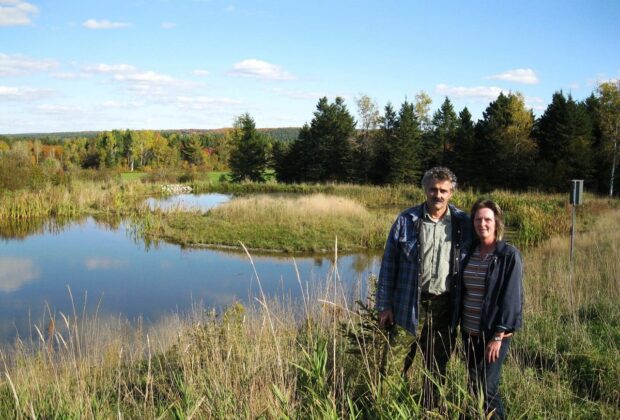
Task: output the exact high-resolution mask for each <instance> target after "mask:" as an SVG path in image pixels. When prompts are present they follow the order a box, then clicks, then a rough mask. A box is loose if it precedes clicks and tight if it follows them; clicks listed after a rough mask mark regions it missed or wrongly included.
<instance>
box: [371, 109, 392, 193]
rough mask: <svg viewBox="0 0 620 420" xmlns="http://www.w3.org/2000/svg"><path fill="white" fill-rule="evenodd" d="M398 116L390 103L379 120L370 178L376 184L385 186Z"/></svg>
mask: <svg viewBox="0 0 620 420" xmlns="http://www.w3.org/2000/svg"><path fill="white" fill-rule="evenodd" d="M397 119H398V116H397V115H396V111H394V107H393V106H392V104H391V103H388V104H387V105H386V106H385V109H384V115H383V117H381V119H380V124H379V133H378V138H377V142H376V146H375V153H374V159H373V169H372V174H371V178H372V181H373V182H374V183H376V184H386V183H387V182H388V178H389V174H390V164H391V161H392V150H391V146H392V144H393V143H394V142H395V140H394V138H395V135H396V122H397Z"/></svg>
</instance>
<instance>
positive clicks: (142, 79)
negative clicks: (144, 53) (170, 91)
mask: <svg viewBox="0 0 620 420" xmlns="http://www.w3.org/2000/svg"><path fill="white" fill-rule="evenodd" d="M114 79H116V80H119V81H130V82H138V83H146V84H164V85H167V84H172V83H175V79H174V78H172V77H170V76H167V75H165V74H159V73H155V72H154V71H145V72H140V73H130V74H117V75H115V76H114Z"/></svg>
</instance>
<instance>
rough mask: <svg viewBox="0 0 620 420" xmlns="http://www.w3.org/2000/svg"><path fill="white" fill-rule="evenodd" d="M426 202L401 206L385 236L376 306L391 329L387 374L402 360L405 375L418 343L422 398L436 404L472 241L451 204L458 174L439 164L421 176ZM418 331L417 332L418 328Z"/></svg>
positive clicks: (465, 217) (466, 222) (463, 217)
mask: <svg viewBox="0 0 620 420" xmlns="http://www.w3.org/2000/svg"><path fill="white" fill-rule="evenodd" d="M422 188H423V189H424V193H425V194H426V201H425V202H424V203H422V204H420V205H417V206H415V207H411V208H409V209H407V210H405V211H403V212H402V213H401V214H400V215H399V216H398V218H397V219H396V221H395V222H394V225H393V226H392V229H391V230H390V234H389V236H388V238H387V242H386V245H385V251H384V254H383V261H382V263H381V270H380V272H379V279H378V282H377V299H376V308H377V311H378V312H379V324H380V325H381V326H382V327H386V328H388V337H389V344H388V345H387V346H386V351H385V354H384V356H383V362H382V370H383V373H384V374H391V373H394V372H393V370H394V367H395V366H396V365H399V364H401V363H402V370H401V373H402V374H403V375H405V374H406V373H407V370H408V369H409V368H410V366H411V364H412V363H413V359H414V357H415V354H416V351H417V349H418V346H419V347H420V349H421V351H422V354H423V356H424V366H425V368H426V369H427V371H428V373H429V374H430V375H434V376H436V375H437V374H440V375H441V376H440V377H439V378H434V379H435V380H434V381H433V380H431V378H429V377H428V376H425V381H424V402H425V406H426V407H427V408H430V407H432V406H435V405H436V403H437V401H433V400H434V396H433V394H434V392H433V389H432V387H431V384H432V383H433V382H435V383H440V381H441V379H442V378H443V377H444V376H445V372H446V365H447V363H448V360H449V359H450V355H451V354H452V350H453V348H454V342H455V339H454V337H453V336H452V334H450V312H451V311H450V290H451V288H452V285H453V284H456V281H453V278H455V277H456V274H457V273H458V272H459V269H460V262H461V260H462V258H463V257H464V255H465V253H466V251H467V248H468V247H469V244H470V242H471V227H470V222H469V217H468V215H467V214H466V213H465V212H463V211H461V210H459V209H457V208H456V207H454V206H453V205H452V204H449V202H450V199H451V198H452V194H453V192H454V189H455V188H456V176H455V175H454V174H453V173H452V171H450V170H449V169H448V168H444V167H435V168H432V169H430V170H428V171H427V172H426V173H425V174H424V177H423V178H422ZM418 330H419V331H418Z"/></svg>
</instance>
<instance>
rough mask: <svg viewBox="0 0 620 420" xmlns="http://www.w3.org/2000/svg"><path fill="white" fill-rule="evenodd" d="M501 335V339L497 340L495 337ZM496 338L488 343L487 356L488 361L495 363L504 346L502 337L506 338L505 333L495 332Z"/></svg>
mask: <svg viewBox="0 0 620 420" xmlns="http://www.w3.org/2000/svg"><path fill="white" fill-rule="evenodd" d="M497 337H499V340H495V338H497ZM495 338H494V339H493V340H491V341H489V342H488V343H487V349H486V354H485V358H486V360H487V363H494V362H495V361H496V360H497V359H499V351H500V349H501V348H502V340H501V339H502V338H504V333H497V334H495Z"/></svg>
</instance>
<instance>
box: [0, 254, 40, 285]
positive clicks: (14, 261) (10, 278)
mask: <svg viewBox="0 0 620 420" xmlns="http://www.w3.org/2000/svg"><path fill="white" fill-rule="evenodd" d="M40 276H41V270H40V269H39V268H38V267H37V266H36V264H35V263H34V261H32V260H29V259H26V258H13V257H0V290H1V291H3V292H5V293H9V292H14V291H16V290H19V289H20V288H21V287H22V286H23V285H25V284H27V283H30V282H32V281H33V280H36V279H38V278H39V277H40Z"/></svg>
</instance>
